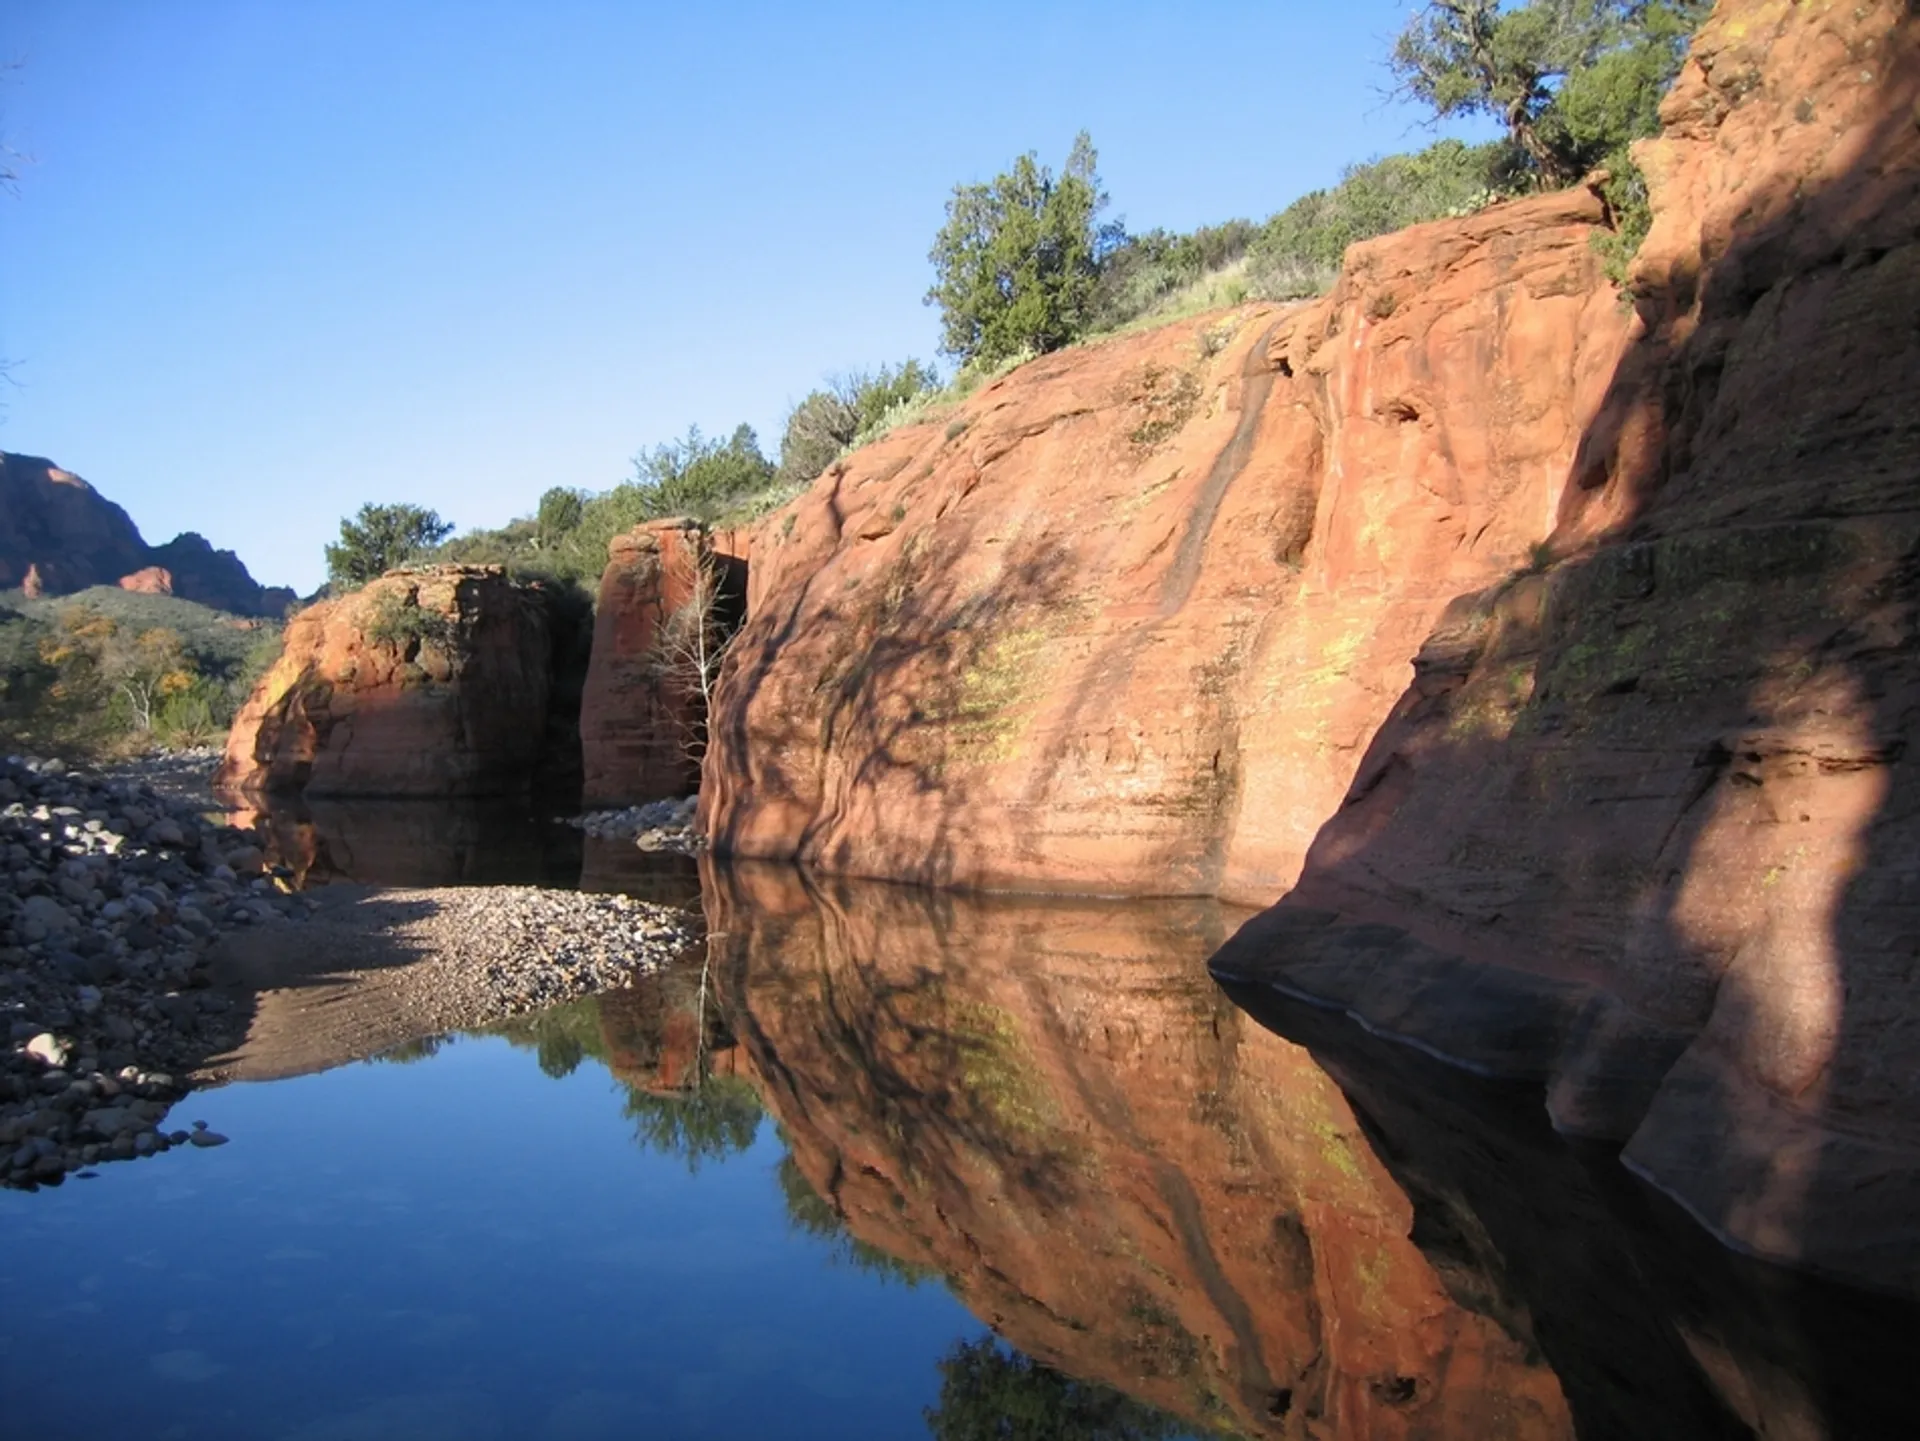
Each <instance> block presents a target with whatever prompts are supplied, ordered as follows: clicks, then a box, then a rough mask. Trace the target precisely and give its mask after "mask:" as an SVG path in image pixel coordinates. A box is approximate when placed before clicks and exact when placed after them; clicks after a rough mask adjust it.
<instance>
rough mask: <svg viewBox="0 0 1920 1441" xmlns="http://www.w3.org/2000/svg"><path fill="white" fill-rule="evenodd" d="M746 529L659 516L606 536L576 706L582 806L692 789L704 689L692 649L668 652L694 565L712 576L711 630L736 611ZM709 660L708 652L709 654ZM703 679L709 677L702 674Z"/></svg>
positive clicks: (733, 621) (732, 620) (716, 637)
mask: <svg viewBox="0 0 1920 1441" xmlns="http://www.w3.org/2000/svg"><path fill="white" fill-rule="evenodd" d="M746 561H747V550H746V537H745V536H744V535H743V534H741V533H739V532H735V531H719V532H715V531H710V530H708V529H706V528H705V527H703V526H701V525H699V524H698V523H696V522H694V521H688V520H660V521H652V522H649V523H648V524H646V525H642V526H637V527H635V528H634V529H633V530H631V531H628V532H627V533H626V534H624V535H618V536H615V537H614V539H613V542H612V544H611V545H610V546H609V547H608V554H607V568H606V570H605V571H603V572H602V573H601V576H600V594H599V603H598V605H597V607H596V609H595V612H594V624H593V650H592V655H591V658H590V659H589V661H588V663H587V678H586V688H585V691H584V693H583V695H582V697H581V707H580V748H581V760H582V764H583V768H584V771H585V782H584V786H583V793H582V802H583V804H585V805H586V806H587V807H589V808H594V807H611V806H624V805H632V804H634V803H636V802H640V801H651V800H661V799H665V798H667V797H670V796H684V795H688V794H691V793H692V791H693V790H694V789H695V787H696V786H697V785H698V783H699V776H700V760H699V757H700V750H701V746H702V744H703V739H704V736H705V726H706V715H705V709H706V705H705V699H704V697H703V696H702V695H701V693H700V692H701V686H700V684H699V678H698V676H697V675H695V674H693V673H692V670H693V668H694V666H693V659H694V658H692V657H690V656H688V655H685V654H675V653H670V652H671V651H672V649H673V647H674V644H675V639H676V637H675V634H672V633H670V632H673V631H674V628H675V627H676V626H678V627H679V628H680V631H679V633H680V634H681V635H684V629H685V624H686V621H687V619H688V617H687V616H686V615H685V613H684V612H685V610H686V607H687V606H688V603H689V602H690V601H691V600H692V599H693V597H694V589H695V583H696V580H697V579H698V577H699V575H700V571H701V568H702V567H706V568H708V573H709V575H710V577H711V580H712V583H713V585H714V590H713V593H712V608H713V610H714V611H715V612H716V613H715V615H714V616H712V617H711V625H712V628H713V631H714V634H713V636H712V637H711V639H712V640H713V642H715V643H716V644H722V643H724V636H723V635H722V634H721V632H722V631H730V630H731V629H732V628H733V627H734V626H736V625H737V624H738V621H739V610H740V605H741V594H740V592H741V589H742V584H743V576H744V572H745V569H746ZM716 664H717V654H716ZM709 679H711V677H709Z"/></svg>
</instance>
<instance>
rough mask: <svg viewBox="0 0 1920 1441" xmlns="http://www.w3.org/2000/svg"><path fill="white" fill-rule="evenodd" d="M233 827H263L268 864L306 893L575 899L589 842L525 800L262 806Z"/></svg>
mask: <svg viewBox="0 0 1920 1441" xmlns="http://www.w3.org/2000/svg"><path fill="white" fill-rule="evenodd" d="M235 824H252V825H255V826H258V827H259V828H260V830H261V831H262V832H263V833H264V835H265V836H266V837H267V844H266V847H265V848H266V850H267V860H268V862H269V864H272V865H275V866H280V867H283V868H285V870H287V871H288V872H290V873H291V877H292V881H293V884H294V885H295V886H296V887H299V888H303V889H304V888H305V887H308V886H321V885H329V884H335V883H346V882H351V883H354V884H359V885H376V886H488V885H531V886H551V887H558V888H562V889H569V890H570V889H573V888H575V887H577V886H578V884H579V881H580V871H581V856H582V836H581V833H580V832H579V831H578V830H576V829H574V828H573V827H571V826H566V825H562V824H559V823H558V822H556V821H555V820H554V818H553V812H552V811H550V810H548V809H546V808H544V807H542V806H540V805H538V804H534V803H529V802H527V801H526V800H521V799H499V800H480V799H474V800H451V801H427V800H360V799H352V800H349V799H337V800H320V799H314V800H307V799H302V798H299V797H287V798H277V797H276V798H272V799H268V800H263V801H259V802H257V803H256V808H254V809H249V810H246V811H242V812H238V813H236V820H235Z"/></svg>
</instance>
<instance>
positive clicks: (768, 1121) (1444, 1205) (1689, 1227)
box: [0, 813, 1920, 1441]
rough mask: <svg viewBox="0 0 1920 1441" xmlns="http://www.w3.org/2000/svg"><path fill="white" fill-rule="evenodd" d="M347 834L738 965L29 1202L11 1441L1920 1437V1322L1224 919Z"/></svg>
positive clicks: (452, 1041)
mask: <svg viewBox="0 0 1920 1441" xmlns="http://www.w3.org/2000/svg"><path fill="white" fill-rule="evenodd" d="M408 815H409V817H411V816H412V813H408ZM348 819H350V820H352V821H353V823H354V825H355V826H358V827H359V828H358V829H352V828H349V827H347V826H346V822H345V821H342V820H341V819H340V818H338V817H326V816H319V817H316V818H314V819H312V820H311V821H309V820H302V821H300V825H299V826H296V827H294V828H293V829H292V830H290V831H289V838H288V839H287V840H286V844H287V845H288V846H289V847H291V848H293V849H294V850H295V851H296V852H297V853H298V854H299V855H302V856H305V857H306V860H307V864H306V869H305V870H304V871H303V872H302V874H304V875H306V876H307V877H308V878H309V880H313V879H314V878H316V877H321V878H325V876H328V875H331V876H334V877H335V878H356V879H362V880H374V881H392V880H396V879H408V880H412V881H415V882H421V881H426V882H431V883H435V884H453V883H460V882H468V881H474V880H487V879H491V880H509V879H510V880H533V879H538V880H541V881H543V882H544V883H547V884H558V885H563V886H564V885H570V884H576V883H577V884H578V885H579V886H581V887H582V888H583V889H639V890H641V891H642V893H645V894H654V895H660V896H668V897H670V898H673V899H676V900H682V901H685V902H689V903H693V904H698V905H700V906H701V908H702V909H703V911H704V913H705V916H706V919H707V923H708V926H709V928H710V932H711V935H712V938H713V939H712V943H711V945H710V947H709V949H708V951H707V954H706V955H705V957H704V958H696V959H695V961H694V963H693V964H692V965H691V966H690V967H689V968H686V969H676V970H669V971H667V972H664V973H662V974H659V975H657V976H653V977H650V978H647V979H645V980H644V981H642V982H641V983H639V984H637V985H635V986H634V987H632V988H630V989H627V990H623V991H618V992H611V993H608V994H605V995H602V996H599V997H594V998H589V999H587V1000H584V1001H580V1002H576V1003H574V1004H572V1005H570V1006H567V1007H564V1008H561V1009H559V1010H556V1011H552V1012H548V1013H545V1014H542V1015H538V1016H531V1017H525V1018H521V1019H518V1020H515V1021H512V1022H509V1023H506V1024H503V1025H501V1026H499V1027H497V1028H495V1030H494V1031H492V1032H491V1033H489V1034H480V1035H470V1036H458V1037H450V1038H439V1037H428V1038H422V1039H421V1040H419V1041H417V1042H415V1043H413V1044H411V1045H409V1046H407V1047H405V1048H404V1049H403V1050H401V1051H399V1052H396V1053H393V1054H390V1055H388V1056H386V1057H384V1058H381V1059H379V1060H375V1061H371V1062H368V1061H359V1060H355V1061H352V1062H351V1063H349V1064H344V1065H341V1066H338V1067H336V1068H334V1069H332V1070H327V1071H324V1072H322V1073H320V1074H315V1075H307V1076H303V1077H298V1078H295V1079H290V1080H280V1081H272V1082H265V1083H259V1084H246V1085H231V1086H227V1087H224V1088H218V1089H211V1090H205V1091H201V1092H198V1093H196V1094H194V1095H192V1096H190V1097H189V1098H188V1099H187V1100H186V1101H184V1102H183V1103H181V1105H180V1106H178V1107H177V1108H176V1109H175V1111H174V1112H173V1115H172V1117H171V1118H170V1119H169V1122H168V1125H169V1126H170V1127H179V1126H185V1125H186V1124H187V1123H188V1122H190V1121H193V1120H204V1121H206V1122H207V1123H209V1125H211V1126H212V1128H213V1129H214V1130H216V1131H219V1132H221V1133H224V1134H226V1135H227V1136H229V1137H231V1141H230V1143H229V1144H227V1145H225V1146H221V1147H217V1148H213V1149H207V1150H197V1149H190V1148H182V1149H178V1150H174V1151H170V1152H168V1153H166V1154H164V1155H162V1156H158V1157H155V1158H152V1159H149V1160H145V1161H140V1162H136V1163H131V1164H122V1165H110V1166H103V1167H101V1168H100V1170H99V1174H98V1175H97V1176H95V1177H93V1178H92V1179H78V1178H75V1179H71V1180H69V1181H68V1182H67V1183H66V1184H65V1185H64V1186H61V1187H59V1188H57V1189H51V1190H43V1191H40V1192H38V1193H33V1194H26V1193H20V1192H3V1193H0V1303H3V1304H0V1436H5V1437H8V1438H11V1437H14V1436H20V1437H28V1438H32V1441H147V1438H178V1441H228V1438H233V1441H238V1438H301V1441H321V1438H328V1441H345V1438H352V1441H374V1438H408V1441H433V1438H442V1437H444V1438H456V1437H457V1438H466V1437H474V1438H494V1437H498V1438H508V1437H511V1438H521V1437H532V1438H544V1437H553V1438H560V1437H566V1438H592V1437H615V1436H619V1437H623V1438H631V1437H656V1438H680V1437H686V1438H701V1437H755V1438H761V1437H835V1438H865V1437H876V1438H881V1437H902V1438H912V1437H931V1438H933V1441H1173V1438H1180V1437H1201V1436H1242V1437H1261V1438H1272V1441H1306V1438H1312V1441H1363V1438H1375V1437H1379V1438H1394V1441H1450V1438H1474V1441H1614V1438H1633V1441H1655V1438H1669V1437H1670V1438H1675V1441H1696V1438H1701V1437H1709V1438H1722V1437H1724V1438H1729V1441H1741V1438H1749V1437H1768V1438H1794V1441H1802V1438H1804V1441H1842V1438H1851V1437H1856V1436H1861V1437H1887V1436H1906V1435H1915V1434H1920V1406H1916V1404H1915V1402H1914V1401H1913V1399H1912V1397H1911V1396H1910V1394H1909V1391H1910V1386H1909V1375H1910V1372H1911V1369H1912V1359H1913V1356H1914V1354H1915V1351H1914V1345H1913V1342H1912V1339H1911V1338H1912V1337H1914V1336H1916V1335H1920V1311H1916V1308H1915V1307H1914V1306H1913V1304H1912V1303H1911V1302H1910V1301H1907V1300H1905V1299H1903V1298H1899V1297H1891V1296H1884V1297H1876V1296H1869V1295H1862V1294H1860V1293H1856V1292H1849V1291H1845V1290H1842V1289H1840V1288H1836V1287H1832V1286H1828V1285H1824V1284H1822V1283H1820V1282H1818V1281H1816V1280H1813V1279H1811V1278H1809V1277H1806V1276H1803V1275H1797V1274H1793V1273H1789V1272H1785V1271H1782V1270H1780V1269H1778V1268H1772V1267H1767V1266H1762V1265H1759V1264H1757V1263H1753V1262H1750V1261H1746V1260H1743V1259H1742V1258H1740V1257H1737V1256H1735V1255H1733V1254H1732V1253H1730V1252H1728V1251H1726V1250H1725V1249H1724V1248H1722V1247H1720V1246H1718V1245H1717V1244H1715V1243H1714V1242H1713V1241H1712V1240H1711V1239H1710V1238H1708V1237H1707V1236H1706V1235H1705V1233H1704V1232H1702V1231H1701V1230H1700V1229H1699V1227H1697V1226H1696V1225H1694V1224H1693V1223H1692V1222H1691V1221H1690V1220H1689V1219H1688V1218H1687V1217H1686V1216H1685V1215H1684V1214H1683V1213H1681V1212H1680V1211H1679V1210H1678V1208H1677V1207H1675V1206H1673V1205H1672V1204H1671V1203H1669V1202H1667V1201H1666V1200H1665V1199H1664V1198H1663V1197H1660V1196H1659V1195H1657V1194H1655V1193H1652V1192H1650V1191H1648V1190H1647V1189H1646V1188H1644V1187H1642V1186H1640V1185H1639V1184H1638V1183H1637V1182H1636V1181H1634V1180H1633V1178H1632V1177H1631V1176H1630V1175H1629V1174H1628V1173H1627V1172H1626V1171H1625V1169H1624V1168H1623V1167H1621V1165H1620V1164H1619V1160H1618V1157H1617V1155H1615V1154H1613V1153H1612V1152H1611V1151H1609V1150H1607V1149H1605V1148H1596V1147H1593V1146H1590V1145H1583V1144H1579V1143H1574V1142H1569V1141H1568V1140H1566V1139H1565V1138H1563V1137H1560V1136H1558V1135H1556V1134H1555V1133H1554V1132H1553V1131H1552V1128H1551V1126H1550V1125H1549V1124H1548V1122H1547V1118H1546V1113H1545V1109H1544V1107H1543V1105H1542V1102H1541V1097H1540V1095H1539V1093H1538V1089H1537V1088H1529V1087H1525V1086H1511V1085H1501V1084H1495V1083H1491V1082H1485V1081H1480V1080H1476V1079H1475V1078H1473V1077H1469V1076H1465V1075H1463V1074H1461V1073H1459V1072H1457V1071H1452V1070H1449V1069H1448V1068H1446V1067H1444V1066H1442V1065H1441V1064H1440V1063H1438V1062H1436V1061H1433V1060H1432V1059H1431V1058H1428V1057H1426V1056H1424V1055H1422V1054H1421V1053H1419V1052H1416V1051H1413V1050H1411V1049H1409V1048H1407V1047H1404V1046H1395V1045H1392V1044H1390V1043H1388V1042H1385V1041H1382V1040H1380V1039H1379V1038H1377V1037H1371V1036H1369V1035H1368V1034H1366V1033H1365V1032H1362V1031H1361V1030H1360V1029H1359V1028H1358V1027H1355V1026H1353V1025H1351V1024H1350V1023H1348V1022H1346V1021H1344V1020H1343V1019H1342V1018H1340V1017H1337V1016H1333V1015H1329V1014H1328V1013H1324V1012H1315V1011H1311V1010H1310V1009H1305V1008H1301V1007H1297V1006H1288V1005H1287V1004H1285V1003H1283V1002H1280V1001H1279V1000H1278V999H1277V998H1276V997H1273V996H1271V995H1266V996H1260V995H1242V994H1232V995H1230V994H1227V993H1225V992H1223V991H1222V990H1221V989H1220V988H1219V987H1217V986H1215V985H1214V984H1213V982H1212V981H1211V980H1210V979H1208V977H1207V974H1206V969H1205V962H1206V958H1207V957H1208V956H1209V955H1210V954H1212V953H1213V951H1214V950H1215V949H1217V948H1218V946H1219V945H1220V944H1221V942H1222V941H1223V940H1224V939H1225V937H1226V936H1227V935H1228V934H1229V933H1230V932H1231V930H1232V928H1233V927H1234V925H1235V924H1237V922H1238V920H1239V919H1240V917H1239V916H1238V915H1236V914H1234V913H1232V912H1230V911H1227V910H1225V909H1224V908H1222V907H1220V906H1218V905H1216V904H1214V903H1212V902H1203V901H1171V902H1159V903H1154V904H1119V903H1111V902H1098V901H1089V900H1068V899H1058V898H1055V899H1046V898H1025V899H1021V898H1015V897H1007V896H997V897H996V896H962V895H952V894H940V893H934V892H926V891H917V890H911V889H907V888H903V887H892V886H884V885H876V884H870V883H858V882H851V881H834V882H822V881H818V880H814V879H809V878H807V877H804V876H801V875H799V874H797V873H795V872H792V871H787V870H782V869H778V868H755V867H736V868H733V869H731V870H724V869H721V868H718V867H709V868H706V869H704V870H703V871H702V872H701V873H699V874H697V875H696V874H694V873H693V872H692V871H691V870H689V869H685V868H682V869H679V870H674V869H649V870H646V871H644V872H639V873H631V872H630V867H629V868H627V869H623V868H621V867H617V866H610V865H603V864H601V863H600V862H599V861H597V860H596V858H595V855H594V853H593V851H592V848H591V847H590V846H589V847H588V848H587V850H586V854H585V859H584V861H583V860H582V859H581V857H580V855H579V854H573V855H571V856H569V855H567V854H559V858H558V860H555V858H554V855H555V852H554V848H553V847H551V846H547V845H546V844H545V842H544V841H543V842H542V846H541V847H522V848H521V850H520V851H513V852H510V851H508V850H506V849H503V847H502V843H501V841H500V839H499V837H497V836H494V835H493V833H492V832H491V831H488V830H486V829H485V828H484V827H479V828H475V827H468V828H466V829H462V828H461V827H460V826H459V825H455V824H451V823H446V822H444V821H442V820H436V819H435V817H433V816H429V815H426V814H425V813H422V814H421V815H420V816H418V817H412V818H411V819H409V820H408V825H407V826H406V827H404V828H402V829H399V830H396V828H395V825H394V822H393V821H392V819H391V818H390V817H384V816H375V817H373V818H372V819H368V818H367V817H364V816H361V815H360V814H359V813H354V814H353V815H352V816H350V817H348ZM322 822H325V823H326V824H325V825H323V824H322ZM376 822H377V824H376ZM328 826H331V827H332V829H328V828H327V827H328ZM300 827H305V828H304V829H301V828H300ZM396 836H397V837H398V839H397V840H396V839H395V837H396ZM432 836H439V837H442V838H443V839H448V840H449V845H450V849H446V850H445V852H444V853H442V852H439V851H433V850H431V848H429V847H427V846H426V845H425V842H424V841H423V840H422V837H432ZM542 847H544V848H542ZM627 849H629V850H630V849H631V848H627ZM521 852H524V853H525V854H527V855H533V856H535V857H537V859H538V862H539V866H540V870H539V873H538V875H537V876H535V875H533V874H518V873H515V874H496V872H497V871H499V870H500V869H501V868H502V867H503V866H505V865H506V861H504V860H502V859H501V858H502V856H508V857H509V858H511V856H512V855H517V854H520V853H521ZM393 856H404V857H406V858H408V864H409V865H412V866H414V867H415V869H416V870H419V868H421V867H423V866H425V867H429V870H428V871H423V872H421V873H420V874H415V873H413V872H408V873H407V874H406V875H405V876H397V875H393V874H388V873H387V872H388V871H389V870H390V869H391V864H392V862H391V857H393ZM383 857H386V858H388V859H384V860H383V859H382V858H383ZM323 862H324V864H323Z"/></svg>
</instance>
